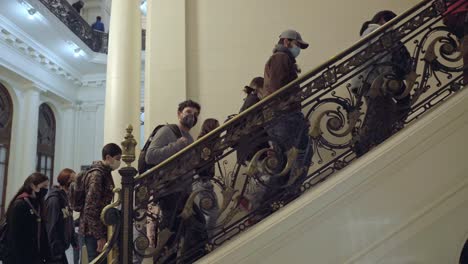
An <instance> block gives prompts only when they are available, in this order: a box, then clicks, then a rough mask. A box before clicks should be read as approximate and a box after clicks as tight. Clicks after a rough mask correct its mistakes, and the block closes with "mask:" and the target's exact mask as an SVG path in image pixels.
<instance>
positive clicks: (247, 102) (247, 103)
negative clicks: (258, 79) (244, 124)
mask: <svg viewBox="0 0 468 264" xmlns="http://www.w3.org/2000/svg"><path fill="white" fill-rule="evenodd" d="M259 101H260V98H258V95H257V93H250V94H248V95H247V96H246V97H245V99H244V104H243V105H242V107H241V109H240V110H239V113H242V112H243V111H244V110H245V109H247V108H249V107H251V106H252V105H254V104H256V103H258V102H259Z"/></svg>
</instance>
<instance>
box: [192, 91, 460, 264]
mask: <svg viewBox="0 0 468 264" xmlns="http://www.w3.org/2000/svg"><path fill="white" fill-rule="evenodd" d="M467 134H468V89H467V88H466V87H465V89H464V90H462V91H461V92H460V93H459V94H458V95H456V96H455V97H453V98H451V99H450V100H448V101H447V102H445V103H444V104H443V105H441V106H439V107H438V108H436V109H435V110H433V112H431V113H429V114H428V115H426V116H424V117H423V118H421V119H420V120H418V122H416V123H415V124H413V125H411V126H409V127H408V128H405V129H404V130H403V131H401V132H400V133H398V134H396V135H395V136H394V137H392V138H390V139H389V140H387V141H385V142H384V143H383V144H381V145H379V147H377V148H375V149H374V150H372V152H371V153H369V155H365V156H363V157H362V158H360V159H359V160H357V161H355V162H354V163H353V164H351V165H350V166H348V167H346V168H345V169H344V170H342V171H341V172H338V173H337V174H336V175H335V176H332V177H331V178H329V179H327V181H325V182H324V183H322V184H320V185H319V186H317V187H316V188H314V189H312V190H310V191H308V192H306V193H305V194H304V195H302V196H301V197H299V198H298V199H296V200H295V201H293V202H292V203H290V204H289V205H288V206H286V207H284V208H282V209H281V210H280V211H278V212H277V213H275V214H274V215H272V216H270V217H269V218H267V219H265V220H263V221H262V222H261V223H259V224H257V225H255V226H254V227H252V228H251V229H250V230H248V231H246V232H245V233H243V234H241V235H239V236H238V237H237V238H236V239H234V240H233V241H232V242H228V243H226V245H224V246H223V247H221V248H219V249H218V250H216V251H214V253H212V254H210V255H208V256H207V257H206V258H205V259H203V260H202V261H200V263H223V264H228V263H288V261H289V262H290V261H293V263H312V262H313V263H327V264H328V263H329V264H332V263H337V264H338V263H340V264H341V263H366V264H371V263H372V264H374V263H424V264H431V263H434V264H439V263H457V261H458V258H459V256H460V253H461V248H462V246H463V243H464V241H465V240H466V239H467V238H468V225H466V223H467V222H468V163H467V162H466V155H465V154H464V153H465V151H466V149H467V148H468V141H467V140H466V135H467Z"/></svg>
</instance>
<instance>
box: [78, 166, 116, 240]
mask: <svg viewBox="0 0 468 264" xmlns="http://www.w3.org/2000/svg"><path fill="white" fill-rule="evenodd" d="M91 168H98V169H99V170H93V171H91V172H89V173H88V174H87V175H86V178H85V190H86V199H85V204H84V208H83V212H82V213H81V216H80V234H81V235H86V236H93V237H94V238H96V239H98V240H99V239H101V238H106V239H107V228H106V226H105V225H104V223H103V222H102V221H101V212H102V209H104V207H105V206H106V205H108V204H109V203H111V202H112V198H113V193H112V190H113V189H114V180H113V179H112V175H111V171H112V170H111V168H110V167H109V166H107V165H105V164H104V163H103V162H102V161H95V162H93V165H92V166H91Z"/></svg>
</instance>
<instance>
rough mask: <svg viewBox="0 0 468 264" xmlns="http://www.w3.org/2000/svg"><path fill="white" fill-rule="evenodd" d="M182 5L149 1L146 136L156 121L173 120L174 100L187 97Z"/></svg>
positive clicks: (181, 2) (180, 1) (175, 0)
mask: <svg viewBox="0 0 468 264" xmlns="http://www.w3.org/2000/svg"><path fill="white" fill-rule="evenodd" d="M185 5H186V3H185V0H171V1H167V0H151V1H148V9H147V17H146V52H145V55H146V58H145V92H144V94H145V96H144V99H145V101H144V102H145V138H146V137H148V135H149V134H150V133H151V131H152V130H153V128H154V127H155V126H156V125H158V124H164V123H166V122H168V123H173V122H175V121H176V118H177V116H176V113H177V104H178V103H180V102H181V101H183V100H185V99H186V97H187V89H186V44H185V42H186V37H185V34H186V25H185V20H186V14H185ZM134 134H136V133H134Z"/></svg>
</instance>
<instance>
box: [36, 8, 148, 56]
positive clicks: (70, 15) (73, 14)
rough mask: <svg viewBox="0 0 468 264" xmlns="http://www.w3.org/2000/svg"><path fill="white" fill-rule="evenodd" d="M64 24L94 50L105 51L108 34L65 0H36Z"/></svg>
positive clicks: (143, 39) (142, 34)
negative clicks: (97, 27) (92, 24)
mask: <svg viewBox="0 0 468 264" xmlns="http://www.w3.org/2000/svg"><path fill="white" fill-rule="evenodd" d="M37 1H39V2H41V3H42V4H43V5H44V6H45V7H47V9H48V10H49V11H50V12H51V13H52V14H54V15H55V16H56V17H57V18H58V19H59V20H60V21H62V23H63V24H65V25H66V26H67V27H68V28H69V29H70V30H71V31H72V32H73V33H75V35H76V36H78V37H79V38H80V39H81V40H82V41H83V42H84V43H85V44H86V46H88V47H89V48H90V49H91V50H92V51H94V52H100V53H107V47H108V41H109V34H108V33H105V32H101V31H96V30H93V29H92V28H91V26H90V25H89V24H88V22H86V20H84V19H83V17H81V15H80V14H79V13H78V12H77V11H76V10H75V9H74V8H73V7H72V6H71V5H70V3H68V2H67V1H66V0H37ZM145 36H146V31H145V30H142V32H141V37H142V42H141V45H142V50H145Z"/></svg>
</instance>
